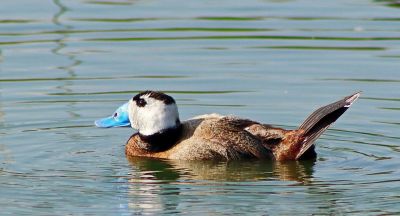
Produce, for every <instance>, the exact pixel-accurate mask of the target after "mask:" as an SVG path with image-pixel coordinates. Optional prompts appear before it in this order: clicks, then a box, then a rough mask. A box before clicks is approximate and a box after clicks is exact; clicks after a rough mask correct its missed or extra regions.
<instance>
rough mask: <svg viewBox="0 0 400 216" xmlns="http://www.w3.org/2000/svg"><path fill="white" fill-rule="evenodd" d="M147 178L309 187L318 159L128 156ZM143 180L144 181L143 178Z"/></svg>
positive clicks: (130, 161)
mask: <svg viewBox="0 0 400 216" xmlns="http://www.w3.org/2000/svg"><path fill="white" fill-rule="evenodd" d="M127 159H128V161H129V163H130V164H131V165H132V167H134V168H135V169H136V170H139V172H140V173H148V174H150V173H151V174H150V175H144V177H145V178H148V179H153V180H158V181H163V182H165V181H176V180H213V181H258V180H282V181H295V182H298V183H304V184H307V183H309V182H310V181H311V179H312V174H313V166H314V163H315V160H305V161H285V162H277V161H270V160H250V161H181V160H160V159H152V158H140V157H127ZM141 180H143V178H142V179H141Z"/></svg>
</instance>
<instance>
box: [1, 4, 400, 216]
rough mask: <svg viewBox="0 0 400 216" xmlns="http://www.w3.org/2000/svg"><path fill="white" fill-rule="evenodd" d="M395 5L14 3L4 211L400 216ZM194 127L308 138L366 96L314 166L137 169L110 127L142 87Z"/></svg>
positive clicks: (4, 97) (6, 43)
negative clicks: (210, 118) (343, 102)
mask: <svg viewBox="0 0 400 216" xmlns="http://www.w3.org/2000/svg"><path fill="white" fill-rule="evenodd" d="M399 21H400V10H399V4H398V3H396V1H379V0H376V1H361V0H360V1H356V0H355V1H320V2H315V1H301V0H298V1H294V0H293V1H275V0H271V1H268V0H259V1H256V0H250V1H178V0H176V1H174V0H171V1H156V0H153V1H150V0H149V1H133V0H118V1H117V0H116V1H111V0H110V1H107V0H87V1H86V0H82V1H78V0H74V1H64V0H54V1H42V0H25V1H2V6H1V7H0V51H1V53H0V74H1V77H0V97H1V100H0V128H1V130H0V136H1V140H0V191H1V193H0V207H1V214H2V215H11V214H12V215H24V214H25V215H67V214H72V215H87V214H88V215H92V214H94V215H131V214H160V213H162V214H182V215H186V214H193V215H203V214H208V215H214V214H215V215H222V214H227V215H231V214H237V215H242V214H257V215H266V214H267V215H275V214H293V213H295V214H332V215H336V214H347V213H356V214H360V215H382V214H399V213H400V207H399V203H400V195H399V194H400V171H399V166H400V156H399V154H400V144H399V143H400V136H399V134H400V127H399V126H400V113H399V111H400V103H399V102H400V93H399V92H400V85H399V84H400V75H399V68H400V61H399V60H400V22H399ZM146 89H156V90H163V91H166V92H169V93H171V95H172V96H173V97H175V98H176V100H177V103H178V105H179V107H180V114H181V118H182V119H186V118H189V117H191V116H194V115H199V114H204V113H211V112H217V113H222V114H235V115H238V116H242V117H247V118H252V119H256V120H258V121H261V122H265V123H272V124H275V125H279V126H282V127H286V128H295V127H296V126H298V125H299V124H300V123H301V122H302V120H304V118H305V117H306V116H307V115H308V114H309V113H310V112H311V111H312V110H314V109H315V108H317V107H318V106H321V105H324V104H326V103H329V102H332V101H334V100H336V99H339V98H341V97H343V96H345V95H348V94H350V93H352V92H354V91H357V90H362V91H363V96H362V98H361V99H360V100H359V101H357V103H355V104H354V106H353V107H352V108H351V109H350V110H349V111H348V112H347V113H345V114H344V115H343V116H342V118H340V119H339V120H338V122H337V123H336V124H335V125H334V126H333V127H332V128H331V129H330V130H328V131H327V132H326V133H325V134H324V135H323V136H322V137H321V138H320V139H319V140H318V141H317V152H318V154H319V155H318V158H317V160H316V161H304V162H287V163H271V162H268V161H250V162H245V161H242V162H229V163H226V162H220V163H218V162H190V163H189V162H183V161H158V160H150V159H127V158H126V157H125V155H124V143H125V141H126V140H127V139H128V137H129V136H130V134H131V133H132V130H131V129H129V128H119V129H107V130H105V129H98V128H95V127H94V126H93V121H94V120H95V119H98V118H101V117H104V116H106V115H109V114H111V112H113V111H114V109H115V108H116V107H117V106H119V105H120V104H122V103H124V102H125V101H126V100H128V99H129V98H130V97H132V96H133V95H134V94H136V93H137V92H138V91H141V90H146Z"/></svg>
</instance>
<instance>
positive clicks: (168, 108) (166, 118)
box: [95, 91, 180, 136]
mask: <svg viewBox="0 0 400 216" xmlns="http://www.w3.org/2000/svg"><path fill="white" fill-rule="evenodd" d="M115 113H117V114H115ZM115 113H114V115H116V116H119V117H120V118H119V119H118V121H116V119H115V118H113V117H112V116H111V117H109V118H105V119H101V120H98V121H96V122H95V124H96V126H98V127H121V126H126V125H129V124H130V126H131V127H132V128H134V129H136V130H138V132H139V133H140V134H142V135H145V136H149V135H153V134H156V133H160V132H163V131H165V130H167V129H172V128H176V127H178V126H180V120H179V113H178V107H177V105H176V103H175V100H174V99H173V98H172V97H171V96H169V95H166V94H164V93H162V92H157V91H144V92H141V93H139V94H137V95H135V96H134V97H133V98H132V99H131V100H129V102H128V103H125V104H124V105H122V106H120V107H119V108H118V109H117V110H116V112H115ZM122 118H123V119H122ZM100 122H106V123H107V124H101V123H100Z"/></svg>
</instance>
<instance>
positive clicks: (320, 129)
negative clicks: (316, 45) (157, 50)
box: [95, 90, 361, 161]
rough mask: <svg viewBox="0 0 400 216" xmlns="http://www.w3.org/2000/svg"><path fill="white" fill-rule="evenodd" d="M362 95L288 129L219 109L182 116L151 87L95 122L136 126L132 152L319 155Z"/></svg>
mask: <svg viewBox="0 0 400 216" xmlns="http://www.w3.org/2000/svg"><path fill="white" fill-rule="evenodd" d="M360 95H361V92H356V93H353V94H351V95H349V96H346V97H344V98H342V99H340V100H338V101H336V102H333V103H330V104H328V105H325V106H322V107H320V108H319V109H317V110H315V111H314V112H312V113H311V115H309V116H308V117H307V118H306V119H305V120H304V122H303V123H302V124H301V125H300V126H299V127H298V128H296V129H284V128H279V127H275V126H272V125H269V124H263V123H259V122H257V121H254V120H250V119H246V118H240V117H237V116H234V115H220V114H216V113H212V114H204V115H200V116H196V117H193V118H191V119H188V120H186V121H181V120H180V118H179V112H178V106H177V104H176V101H175V99H174V98H173V97H171V96H170V95H168V94H166V93H163V92H160V91H152V90H147V91H143V92H139V93H138V94H137V95H135V96H134V97H132V98H131V99H130V100H129V101H128V102H126V103H124V104H123V105H122V106H120V107H118V109H117V110H116V111H115V112H114V113H113V115H112V116H110V117H107V118H104V119H100V120H97V121H95V125H96V126H97V127H101V128H110V127H126V126H131V127H132V128H133V129H135V130H136V132H135V133H133V134H132V135H131V136H130V138H129V139H128V141H127V142H126V145H125V154H126V156H127V157H146V158H158V159H172V160H222V161H232V160H243V159H267V160H274V161H294V160H302V159H310V158H316V156H317V154H316V151H315V141H316V140H317V139H318V138H319V137H320V136H321V135H322V134H323V133H324V132H325V131H326V130H327V129H328V127H329V126H331V125H332V124H333V123H334V122H335V121H336V120H337V119H338V118H339V117H340V116H341V115H342V114H343V113H344V112H345V111H346V110H347V109H348V108H349V107H350V106H351V105H352V104H353V102H354V101H356V100H357V99H358V98H359V97H360Z"/></svg>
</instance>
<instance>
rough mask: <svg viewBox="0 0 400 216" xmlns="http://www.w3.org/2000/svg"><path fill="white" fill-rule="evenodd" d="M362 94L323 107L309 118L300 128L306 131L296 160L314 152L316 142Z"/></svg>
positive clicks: (355, 94)
mask: <svg viewBox="0 0 400 216" xmlns="http://www.w3.org/2000/svg"><path fill="white" fill-rule="evenodd" d="M360 94H361V92H357V93H354V94H352V95H350V96H347V97H345V98H343V99H341V100H339V101H336V102H334V103H331V104H328V105H326V106H323V107H321V108H319V109H317V110H315V111H314V112H313V113H311V115H310V116H308V118H307V119H306V120H305V121H304V122H303V124H301V125H300V127H299V128H298V129H300V130H304V135H303V139H302V141H301V148H300V151H299V152H298V153H297V156H296V159H299V158H300V157H302V156H305V155H306V154H307V153H309V151H312V152H314V148H313V147H314V142H315V140H317V139H318V137H320V136H321V134H322V133H324V132H325V131H326V129H328V127H329V126H330V125H331V124H332V123H334V122H335V121H336V120H337V119H338V118H339V117H340V116H341V115H342V114H343V113H344V112H345V111H346V110H347V109H348V108H349V107H350V106H351V105H352V104H353V102H354V101H356V100H357V99H358V97H360Z"/></svg>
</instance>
